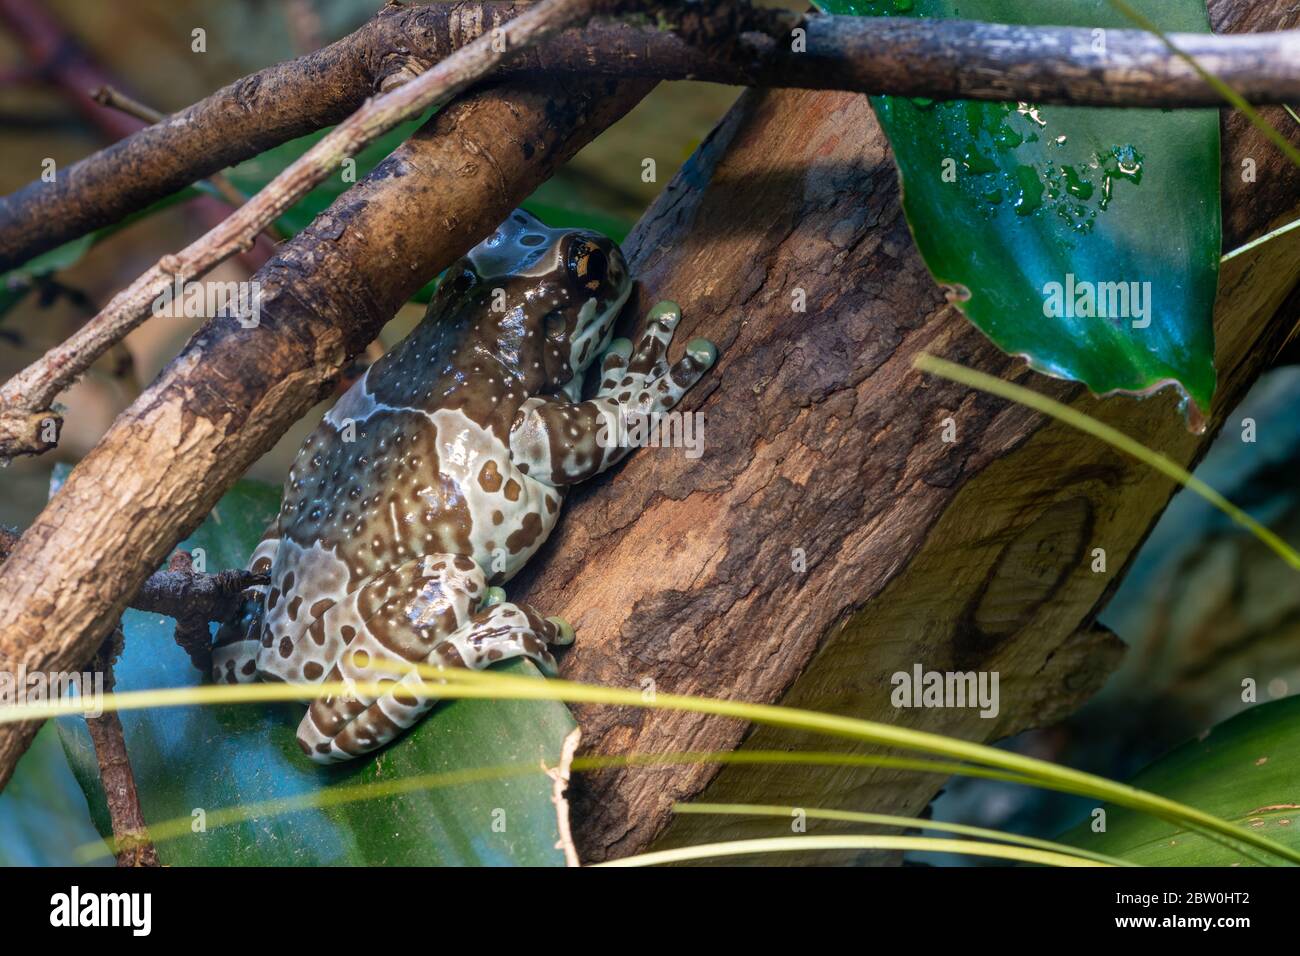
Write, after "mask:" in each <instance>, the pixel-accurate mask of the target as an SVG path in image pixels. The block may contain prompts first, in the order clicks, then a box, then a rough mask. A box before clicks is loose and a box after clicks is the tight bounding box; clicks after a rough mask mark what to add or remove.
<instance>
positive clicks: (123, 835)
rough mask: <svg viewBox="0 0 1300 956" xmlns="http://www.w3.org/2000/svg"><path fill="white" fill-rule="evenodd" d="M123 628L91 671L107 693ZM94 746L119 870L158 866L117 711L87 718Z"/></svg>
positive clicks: (117, 630) (116, 630)
mask: <svg viewBox="0 0 1300 956" xmlns="http://www.w3.org/2000/svg"><path fill="white" fill-rule="evenodd" d="M123 640H124V638H123V635H122V626H121V625H120V624H119V625H118V626H117V627H116V628H114V629H113V633H112V634H111V635H109V638H108V640H106V641H105V642H104V645H103V646H102V647H101V648H100V649H99V651H98V653H96V654H95V659H94V661H93V663H92V667H93V668H94V670H96V671H97V672H99V673H102V674H103V675H104V692H105V693H109V692H111V691H112V690H113V684H114V678H113V664H114V662H115V661H116V660H117V658H118V656H119V655H120V654H121V653H122V642H123ZM86 729H87V730H89V731H90V739H91V742H92V743H93V744H94V745H95V761H96V763H98V764H99V779H100V782H101V783H102V784H103V786H104V802H105V803H107V804H108V818H109V820H110V821H111V823H112V826H113V843H114V847H113V849H114V852H115V853H116V854H117V865H118V866H158V865H159V863H158V851H157V850H156V849H154V845H153V843H152V842H151V841H150V839H149V829H148V827H146V826H145V820H144V811H143V810H142V809H141V808H140V794H139V792H138V791H137V790H136V787H135V772H134V771H133V770H132V769H131V758H130V755H129V754H128V753H127V749H126V735H125V733H124V732H123V730H122V720H121V718H120V717H118V715H117V712H116V711H108V712H107V713H104V714H100V715H99V716H98V717H87V718H86Z"/></svg>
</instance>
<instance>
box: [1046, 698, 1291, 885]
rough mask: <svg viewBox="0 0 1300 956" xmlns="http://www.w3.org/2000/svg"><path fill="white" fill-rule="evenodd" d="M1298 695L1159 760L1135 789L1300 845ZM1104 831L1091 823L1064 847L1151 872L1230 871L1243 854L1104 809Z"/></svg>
mask: <svg viewBox="0 0 1300 956" xmlns="http://www.w3.org/2000/svg"><path fill="white" fill-rule="evenodd" d="M1297 766H1300V697H1289V698H1285V699H1283V700H1279V701H1275V702H1273V703H1268V704H1260V705H1257V706H1255V707H1252V708H1251V709H1250V710H1247V711H1246V712H1244V713H1242V714H1239V715H1237V716H1236V717H1233V718H1232V719H1231V720H1227V721H1225V722H1224V723H1222V724H1219V725H1218V726H1217V727H1215V728H1214V730H1213V731H1211V732H1210V734H1209V735H1208V736H1206V737H1205V738H1204V739H1202V740H1193V741H1191V742H1189V743H1186V744H1184V745H1183V746H1181V747H1179V748H1178V749H1177V750H1174V751H1173V752H1171V753H1170V754H1168V755H1167V756H1165V757H1162V758H1161V759H1160V760H1157V761H1156V762H1155V763H1153V764H1152V765H1151V766H1149V767H1147V769H1145V770H1143V771H1142V772H1141V773H1140V774H1138V775H1137V777H1135V778H1134V779H1133V780H1131V781H1129V782H1130V783H1131V784H1132V785H1133V786H1135V787H1140V788H1142V789H1143V790H1150V791H1152V792H1153V793H1158V794H1160V795H1161V796H1164V797H1169V798H1171V799H1174V800H1179V801H1181V802H1183V803H1188V804H1191V805H1192V806H1194V807H1196V808H1197V809H1200V810H1206V811H1208V812H1210V813H1213V814H1216V815H1218V816H1220V817H1223V818H1224V819H1227V820H1232V821H1235V822H1237V823H1240V824H1241V825H1242V826H1243V827H1249V828H1250V829H1251V830H1253V831H1255V832H1256V833H1259V834H1262V835H1263V836H1266V837H1269V838H1270V839H1272V840H1275V841H1277V842H1278V843H1282V844H1285V845H1287V846H1291V847H1300V773H1297V770H1296V768H1297ZM1103 809H1104V810H1105V812H1106V817H1105V820H1106V831H1105V832H1104V833H1094V832H1093V831H1092V822H1091V819H1090V820H1088V821H1085V822H1084V823H1081V824H1080V825H1079V826H1077V827H1075V828H1074V829H1072V830H1070V831H1069V832H1067V833H1066V834H1065V835H1064V836H1063V837H1061V841H1062V842H1064V843H1069V844H1072V845H1073V846H1077V847H1083V848H1085V849H1088V850H1093V851H1095V852H1097V853H1107V854H1110V855H1112V856H1118V857H1123V858H1124V859H1126V860H1129V861H1131V862H1133V863H1141V864H1145V865H1150V866H1232V865H1234V864H1240V863H1242V862H1243V858H1242V857H1241V855H1240V854H1239V853H1237V852H1235V851H1233V850H1232V849H1230V848H1228V847H1225V846H1223V845H1222V844H1221V843H1217V842H1215V841H1213V840H1211V839H1209V838H1208V837H1205V836H1202V835H1201V834H1199V833H1193V832H1189V831H1188V830H1186V829H1184V828H1182V827H1180V826H1177V825H1175V824H1172V823H1166V822H1164V821H1162V820H1159V819H1157V818H1155V817H1151V816H1148V815H1145V814H1140V813H1135V812H1133V811H1132V810H1125V809H1123V808H1122V807H1115V806H1111V805H1109V804H1108V805H1105V806H1104V807H1103Z"/></svg>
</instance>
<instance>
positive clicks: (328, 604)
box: [311, 598, 334, 618]
mask: <svg viewBox="0 0 1300 956" xmlns="http://www.w3.org/2000/svg"><path fill="white" fill-rule="evenodd" d="M333 606H334V602H333V601H331V600H330V599H329V598H321V599H320V600H319V601H317V602H316V603H315V604H313V605H312V606H311V616H312V617H317V618H319V617H324V616H325V612H326V611H328V610H329V609H330V608H332V607H333Z"/></svg>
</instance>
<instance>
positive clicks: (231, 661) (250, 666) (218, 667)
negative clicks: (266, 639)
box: [212, 593, 265, 684]
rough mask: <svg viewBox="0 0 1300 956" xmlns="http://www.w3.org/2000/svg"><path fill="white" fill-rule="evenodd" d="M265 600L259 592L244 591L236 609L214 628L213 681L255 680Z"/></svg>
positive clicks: (225, 682) (216, 682)
mask: <svg viewBox="0 0 1300 956" xmlns="http://www.w3.org/2000/svg"><path fill="white" fill-rule="evenodd" d="M264 601H265V598H263V596H262V595H261V594H256V593H250V594H248V595H246V596H245V597H244V600H243V602H242V603H241V604H240V605H239V612H238V613H237V614H236V615H235V616H234V617H233V618H231V619H230V620H228V621H226V622H225V623H223V624H222V625H221V627H220V628H219V629H218V630H217V639H216V641H215V642H214V643H213V645H212V682H213V683H214V684H247V683H251V682H252V681H255V680H257V652H258V650H259V649H260V648H261V641H260V637H261V633H262V614H263V609H264Z"/></svg>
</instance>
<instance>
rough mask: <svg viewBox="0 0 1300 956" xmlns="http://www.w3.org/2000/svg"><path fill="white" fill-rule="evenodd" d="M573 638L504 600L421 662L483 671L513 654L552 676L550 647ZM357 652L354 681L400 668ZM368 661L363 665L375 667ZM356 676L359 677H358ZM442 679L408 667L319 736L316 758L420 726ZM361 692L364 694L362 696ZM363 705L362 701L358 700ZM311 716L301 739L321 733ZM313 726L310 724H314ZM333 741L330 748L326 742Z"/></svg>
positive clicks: (346, 664) (343, 755)
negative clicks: (328, 735)
mask: <svg viewBox="0 0 1300 956" xmlns="http://www.w3.org/2000/svg"><path fill="white" fill-rule="evenodd" d="M572 641H573V629H572V628H571V627H569V625H568V624H566V623H565V622H564V621H562V620H559V619H558V618H544V617H542V616H541V615H540V614H538V613H537V611H536V610H534V609H533V608H531V607H529V606H528V605H526V604H511V603H508V602H507V603H501V604H493V605H486V604H485V605H484V606H482V607H480V609H479V610H478V611H477V612H476V613H475V614H474V616H473V617H472V618H471V619H470V620H469V621H468V622H467V623H466V624H464V625H463V626H462V627H460V628H459V629H457V630H456V631H454V632H453V633H451V634H448V635H446V636H445V637H443V638H442V639H441V640H439V641H438V642H437V643H436V644H435V645H434V647H433V649H432V651H431V652H430V653H429V655H428V656H427V658H425V660H423V661H421V662H419V663H421V664H424V665H428V666H433V667H468V668H472V669H474V670H481V669H482V668H485V667H487V666H488V665H489V664H493V663H496V662H497V661H504V660H508V659H510V658H513V657H527V658H529V659H531V660H533V661H534V662H536V664H537V665H538V666H539V667H540V668H541V669H542V671H543V672H544V673H546V674H547V675H548V676H553V675H554V674H555V672H556V666H555V658H554V657H552V656H551V653H550V650H549V647H550V646H562V645H565V644H570V643H572ZM351 656H352V655H344V659H343V660H342V661H340V667H339V670H340V673H341V674H343V675H344V679H347V678H348V676H351V677H352V679H354V680H358V681H360V680H363V679H365V680H371V681H373V680H377V679H383V677H382V676H381V675H387V676H388V677H389V678H391V676H392V674H393V671H394V670H396V669H397V668H396V667H394V666H393V665H392V664H391V663H390V664H389V665H388V666H387V667H383V666H382V665H381V667H380V668H378V669H375V668H373V666H360V667H359V666H357V663H356V662H355V661H354V660H349V658H350V657H351ZM374 663H375V662H373V661H363V665H373V664H374ZM353 675H355V676H353ZM437 683H438V681H437V678H436V677H432V676H431V675H429V674H428V673H427V672H426V673H425V674H424V675H423V676H422V675H421V674H420V673H419V672H416V671H408V672H407V673H406V674H404V675H402V676H401V677H400V678H399V679H397V680H395V681H393V682H392V683H391V686H390V687H389V688H388V689H387V691H386V692H385V693H384V694H383V696H381V697H379V698H378V699H376V700H372V702H371V703H370V704H369V705H368V706H364V707H361V706H357V707H356V709H355V713H353V714H352V716H351V719H350V720H349V721H348V722H347V723H346V724H344V725H343V726H341V727H338V729H337V732H336V733H334V734H333V735H332V737H331V739H329V740H328V741H326V740H319V741H317V742H316V745H315V746H313V747H312V748H311V756H312V759H313V760H316V761H317V762H319V763H332V762H334V761H339V760H348V759H350V758H352V757H356V756H359V755H361V754H365V753H369V752H370V751H372V750H376V749H378V748H379V747H382V746H383V745H384V744H386V743H388V742H390V741H391V740H393V739H394V738H396V737H397V736H398V735H399V734H401V733H402V731H404V730H406V729H408V728H410V727H412V726H414V725H415V724H416V723H418V722H419V720H420V719H421V718H422V717H423V716H424V715H425V714H426V713H428V711H429V710H430V708H432V707H433V705H434V704H435V703H436V702H437V697H436V693H437V691H436V689H435V688H436V685H437ZM358 696H360V695H358ZM357 704H358V705H359V704H360V701H357ZM311 720H312V718H311V716H310V715H308V718H307V719H305V720H304V721H303V726H302V727H301V728H299V731H298V734H299V740H300V741H302V739H303V737H304V735H305V733H307V732H312V731H316V730H317V727H316V725H315V724H311ZM309 724H310V726H309ZM326 743H328V747H326V746H325V744H326Z"/></svg>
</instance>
